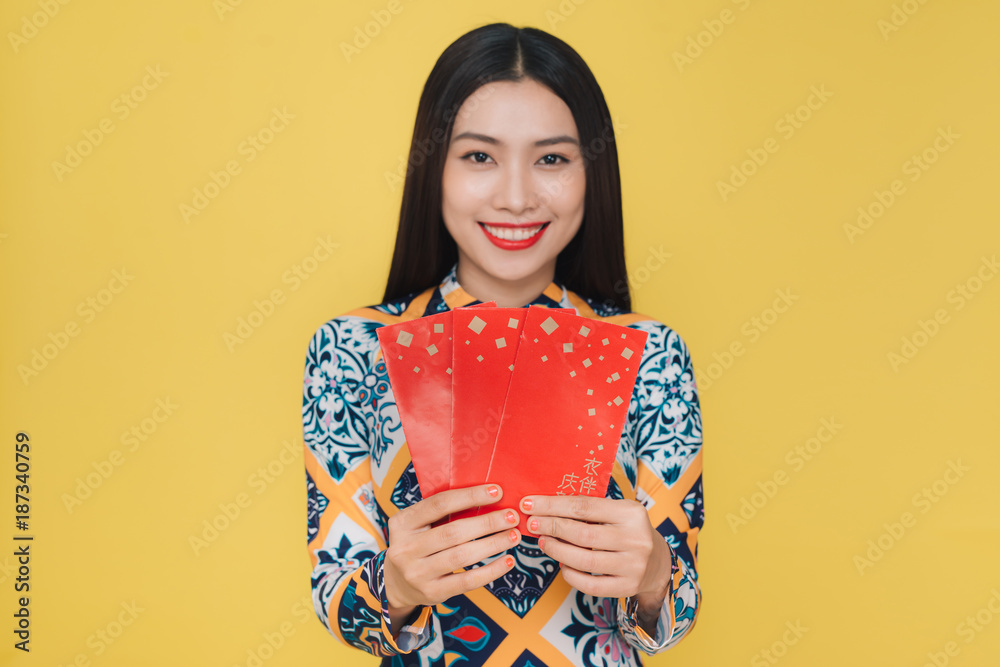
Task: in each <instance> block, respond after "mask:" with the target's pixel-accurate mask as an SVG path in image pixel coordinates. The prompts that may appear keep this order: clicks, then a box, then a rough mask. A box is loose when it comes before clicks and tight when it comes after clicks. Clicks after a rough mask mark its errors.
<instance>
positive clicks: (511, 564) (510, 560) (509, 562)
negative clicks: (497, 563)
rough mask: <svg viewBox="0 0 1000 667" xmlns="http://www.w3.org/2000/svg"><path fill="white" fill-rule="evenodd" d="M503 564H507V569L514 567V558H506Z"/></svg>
mask: <svg viewBox="0 0 1000 667" xmlns="http://www.w3.org/2000/svg"><path fill="white" fill-rule="evenodd" d="M504 562H505V563H507V567H514V558H513V556H507V558H506V559H504Z"/></svg>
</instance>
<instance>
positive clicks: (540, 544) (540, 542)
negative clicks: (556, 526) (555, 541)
mask: <svg viewBox="0 0 1000 667" xmlns="http://www.w3.org/2000/svg"><path fill="white" fill-rule="evenodd" d="M538 548H539V549H544V548H545V538H544V537H539V538H538Z"/></svg>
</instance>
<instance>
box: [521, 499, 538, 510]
mask: <svg viewBox="0 0 1000 667" xmlns="http://www.w3.org/2000/svg"><path fill="white" fill-rule="evenodd" d="M534 504H535V503H533V502H531V498H525V499H524V500H522V501H521V507H523V508H524V511H525V512H530V511H531V507H532V506H533V505H534Z"/></svg>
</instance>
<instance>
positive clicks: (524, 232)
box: [483, 225, 544, 241]
mask: <svg viewBox="0 0 1000 667" xmlns="http://www.w3.org/2000/svg"><path fill="white" fill-rule="evenodd" d="M543 226H544V225H538V226H537V227H528V228H524V227H518V228H516V229H515V228H511V227H492V226H490V225H483V227H485V228H486V231H488V232H489V233H490V234H491V235H493V236H495V237H497V238H498V239H504V240H506V241H523V240H524V239H530V238H531V237H532V236H534V235H535V234H537V233H538V232H540V231H542V227H543Z"/></svg>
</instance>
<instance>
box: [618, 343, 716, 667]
mask: <svg viewBox="0 0 1000 667" xmlns="http://www.w3.org/2000/svg"><path fill="white" fill-rule="evenodd" d="M643 329H644V330H646V331H648V332H649V338H648V339H647V345H646V350H645V352H644V353H643V359H642V362H641V366H640V371H639V378H638V381H637V383H636V397H635V398H636V399H637V400H636V403H637V405H638V417H637V423H636V424H635V429H636V430H635V434H636V436H635V446H636V458H637V471H636V478H637V480H636V497H637V499H638V500H639V501H640V502H642V503H643V505H644V506H645V507H646V510H647V512H648V513H649V515H650V519H651V521H652V523H653V525H654V526H655V527H656V530H657V532H658V533H659V534H660V535H662V536H663V539H664V540H665V541H666V542H667V544H668V545H669V546H670V551H671V560H672V566H673V571H672V578H671V585H670V589H669V590H668V591H667V595H666V597H665V599H664V601H663V606H662V607H661V609H660V616H659V620H658V621H657V625H656V634H655V636H654V637H650V636H649V635H648V634H647V633H646V632H645V631H644V630H643V629H642V627H641V626H640V625H639V619H638V600H637V598H636V597H632V598H619V599H618V611H617V614H618V627H619V631H620V632H621V634H622V636H623V637H624V638H625V640H626V641H627V642H628V643H629V644H631V645H632V646H634V647H635V648H637V649H639V650H641V651H643V652H644V653H646V654H648V655H653V654H656V653H660V652H662V651H665V650H666V649H668V648H671V647H673V646H675V645H677V643H679V642H680V641H681V639H683V638H684V637H685V636H687V634H688V633H689V632H690V631H691V629H692V628H693V627H694V624H695V621H696V620H697V617H698V609H699V606H700V604H701V587H700V586H699V584H698V570H697V558H698V533H699V531H700V530H701V527H702V525H703V524H704V503H703V499H702V451H701V450H702V424H701V409H700V406H699V402H698V390H697V387H696V385H695V379H694V369H693V366H692V363H691V355H690V353H689V351H688V348H687V345H686V344H685V343H684V340H683V339H682V338H681V337H680V336H679V335H678V334H677V333H676V332H675V331H673V330H672V329H670V328H669V327H667V326H666V325H664V324H661V323H655V324H654V323H649V324H647V325H645V326H643Z"/></svg>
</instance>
